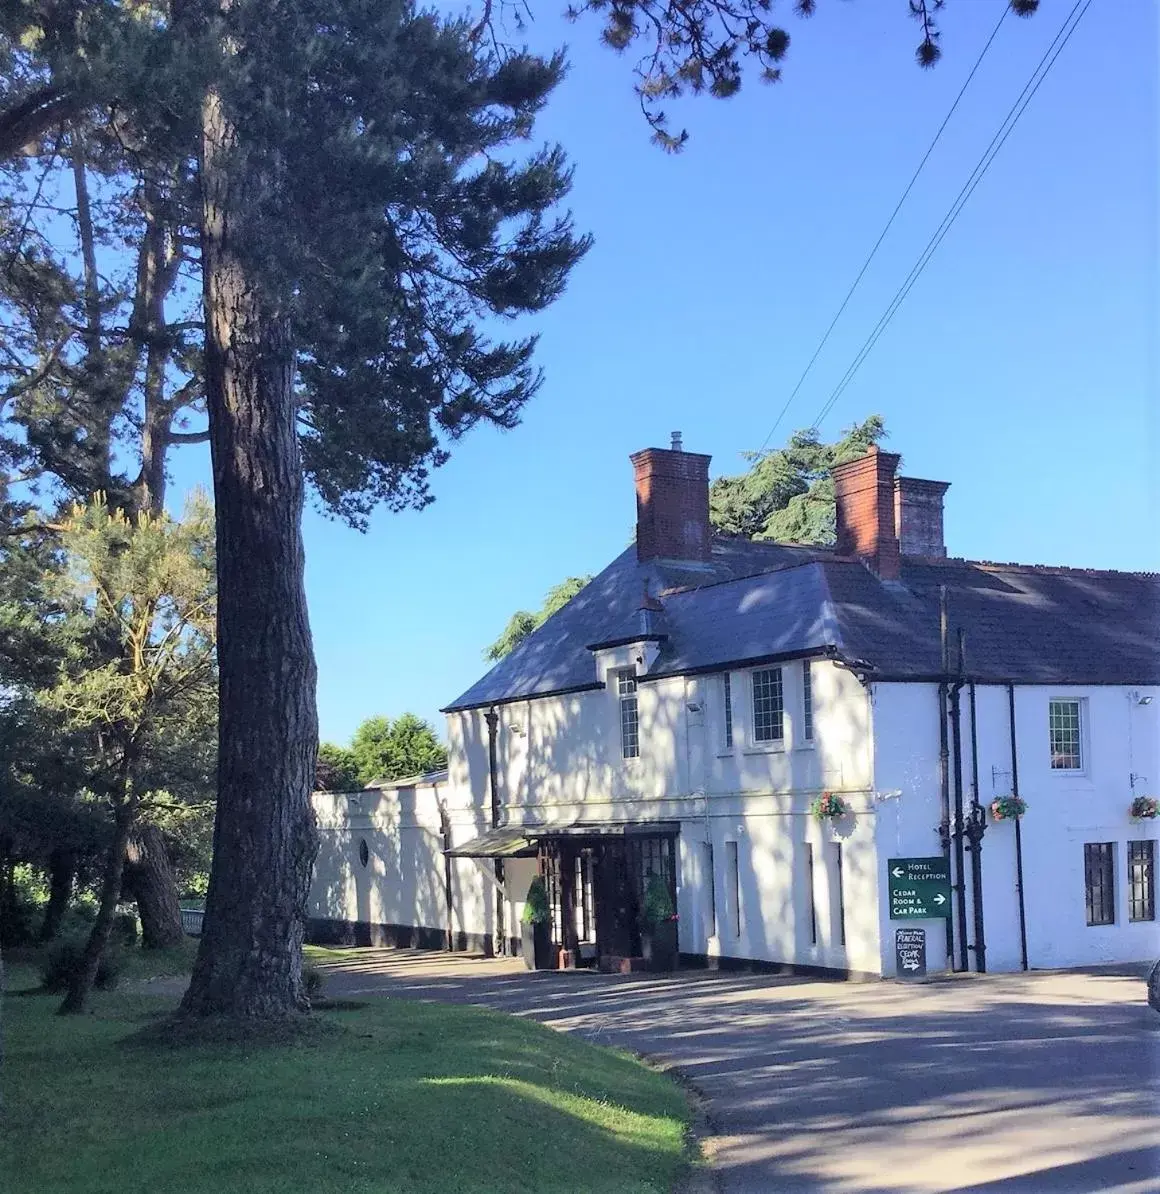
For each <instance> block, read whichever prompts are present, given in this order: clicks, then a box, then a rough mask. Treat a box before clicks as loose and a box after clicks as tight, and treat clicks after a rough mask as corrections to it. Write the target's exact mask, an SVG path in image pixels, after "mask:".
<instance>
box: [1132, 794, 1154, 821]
mask: <svg viewBox="0 0 1160 1194" xmlns="http://www.w3.org/2000/svg"><path fill="white" fill-rule="evenodd" d="M1128 815H1129V816H1130V817H1135V819H1136V820H1137V821H1150V820H1152V818H1153V817H1160V801H1158V800H1157V799H1156V797H1155V796H1137V797H1136V799H1135V800H1133V801H1132V805H1131V807H1130V808H1129V809H1128Z"/></svg>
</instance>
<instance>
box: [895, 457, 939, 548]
mask: <svg viewBox="0 0 1160 1194" xmlns="http://www.w3.org/2000/svg"><path fill="white" fill-rule="evenodd" d="M949 488H950V482H949V481H921V480H919V478H918V477H896V478H895V481H894V533H895V534H896V535H897V536H898V546H899V550H900V551H901V552H902V554H903V555H904V556H926V557H927V558H929V559H936V560H943V559H946V554H947V545H946V539H945V537H944V535H943V497H944V495H945V494H946V491H947V490H948V489H949Z"/></svg>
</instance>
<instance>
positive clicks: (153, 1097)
mask: <svg viewBox="0 0 1160 1194" xmlns="http://www.w3.org/2000/svg"><path fill="white" fill-rule="evenodd" d="M8 977H9V985H10V988H19V987H21V986H24V987H27V986H30V985H32V983H34V982H35V976H34V975H33V974H32V973H31V972H30V971H28V970H24V969H21V968H16V969H14V971H13V972H12V974H11V975H10V976H8ZM57 1003H58V1000H57V999H54V998H49V997H41V996H36V995H31V996H28V997H27V998H20V999H6V1000H5V1006H4V1022H5V1035H6V1037H7V1040H6V1042H5V1064H4V1073H3V1085H4V1118H5V1124H4V1131H3V1133H0V1173H2V1174H4V1181H3V1187H4V1190H5V1194H33V1192H34V1191H35V1194H55V1192H57V1191H60V1192H65V1191H68V1192H77V1194H79V1192H80V1191H84V1192H85V1194H103V1192H106V1191H107V1192H109V1194H113V1192H115V1194H130V1192H133V1191H141V1192H142V1194H144V1192H146V1191H148V1192H149V1194H156V1192H157V1191H166V1194H202V1192H205V1194H227V1192H232V1191H246V1192H247V1194H251V1192H252V1194H274V1192H276V1191H277V1192H279V1194H282V1192H289V1191H311V1192H312V1194H328V1192H332V1191H333V1192H338V1191H343V1192H344V1194H362V1192H371V1191H374V1192H376V1194H382V1192H387V1191H391V1192H394V1191H398V1192H399V1194H409V1192H412V1191H413V1192H416V1194H417V1192H431V1194H434V1192H435V1191H439V1192H450V1191H528V1192H529V1194H530V1192H532V1191H537V1192H541V1191H593V1192H602V1191H608V1192H609V1194H611V1192H612V1191H616V1192H618V1194H620V1192H622V1191H665V1190H669V1189H671V1187H672V1185H673V1183H674V1182H675V1181H676V1180H677V1179H678V1178H679V1177H680V1176H681V1174H682V1172H683V1170H684V1167H685V1161H684V1137H685V1130H686V1127H687V1123H688V1120H689V1108H688V1104H687V1102H686V1100H685V1097H684V1094H683V1092H682V1091H681V1090H680V1089H679V1088H678V1087H677V1086H676V1084H675V1083H673V1082H672V1081H671V1080H669V1079H668V1078H666V1077H665V1076H664V1075H661V1074H658V1073H655V1072H653V1071H650V1070H649V1069H647V1068H646V1067H645V1066H643V1065H641V1064H640V1063H639V1062H637V1061H635V1060H634V1059H632V1058H631V1057H628V1056H627V1055H624V1054H619V1053H615V1052H612V1051H610V1050H606V1049H598V1048H595V1047H594V1046H592V1045H588V1044H586V1043H585V1042H583V1041H580V1040H578V1039H576V1038H574V1037H569V1036H565V1035H563V1034H558V1033H555V1032H552V1031H551V1030H550V1029H546V1028H543V1027H541V1026H540V1025H537V1024H533V1023H529V1022H527V1021H525V1020H521V1019H518V1018H515V1017H510V1016H504V1015H501V1014H499V1013H495V1012H488V1011H484V1010H481V1009H478V1008H463V1007H447V1006H441V1005H437V1004H427V1003H417V1002H409V1001H406V1000H393V999H376V1000H372V1001H368V1003H367V1004H366V1005H365V1006H364V1007H360V1008H358V1009H357V1010H351V1011H343V1012H337V1011H336V1012H321V1013H316V1015H318V1017H319V1019H320V1020H321V1021H324V1022H325V1023H327V1024H328V1025H329V1026H330V1028H331V1029H332V1030H331V1031H327V1032H324V1033H321V1034H318V1035H317V1036H314V1037H311V1038H308V1039H304V1040H300V1041H297V1042H295V1043H292V1044H279V1045H266V1046H255V1045H252V1044H248V1045H230V1044H227V1043H221V1044H212V1045H198V1046H189V1047H185V1048H177V1049H173V1048H171V1049H156V1048H145V1047H143V1046H142V1045H141V1044H140V1043H137V1044H131V1043H130V1038H132V1039H133V1040H137V1041H138V1042H139V1039H140V1033H141V1030H142V1029H143V1028H144V1027H145V1026H147V1025H148V1024H149V1023H150V1022H152V1021H153V1020H155V1019H156V1018H157V1017H158V1016H160V1015H162V1014H164V1013H165V1012H166V1011H168V1010H170V1009H171V1008H172V1006H173V1001H172V1000H169V999H164V998H161V997H158V996H148V995H139V994H131V995H130V994H123V993H120V992H111V993H108V994H101V995H98V996H97V997H96V998H95V1000H94V1012H93V1014H92V1015H88V1016H83V1017H71V1018H60V1017H57V1016H55V1015H53V1013H54V1012H55V1010H56V1006H57Z"/></svg>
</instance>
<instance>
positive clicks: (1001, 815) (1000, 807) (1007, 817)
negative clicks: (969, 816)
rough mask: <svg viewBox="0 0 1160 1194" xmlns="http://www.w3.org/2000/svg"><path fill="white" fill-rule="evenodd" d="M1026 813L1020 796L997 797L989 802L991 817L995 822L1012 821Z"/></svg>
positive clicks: (1025, 806) (1024, 804)
mask: <svg viewBox="0 0 1160 1194" xmlns="http://www.w3.org/2000/svg"><path fill="white" fill-rule="evenodd" d="M1026 811H1027V801H1026V800H1024V799H1023V797H1022V796H997V797H996V798H995V799H994V800H992V801H991V816H992V817H994V818H995V820H996V821H1014V820H1016V819H1017V818H1019V817H1021V816H1023V814H1024V813H1025V812H1026Z"/></svg>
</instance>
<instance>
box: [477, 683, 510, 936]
mask: <svg viewBox="0 0 1160 1194" xmlns="http://www.w3.org/2000/svg"><path fill="white" fill-rule="evenodd" d="M483 716H484V719H485V720H486V722H487V775H488V788H489V790H490V795H491V827H492V829H498V828H499V823H500V819H501V811H502V805H501V804H500V799H499V763H498V761H497V758H496V736H497V731H498V730H499V714H498V713H497V712H496V710H495V707H494V706H493V707H492V708H490V709H489V710H488V711H487V712H486V713H485V714H484V715H483ZM493 865H494V867H495V882H496V891H495V927H496V932H495V940H494V941H493V942H492V952H493V953H495V954H504V953H507V924H506V921H507V916H506V909H505V908H504V892H503V859H502V858H497V859H495V860H494V863H493Z"/></svg>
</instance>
